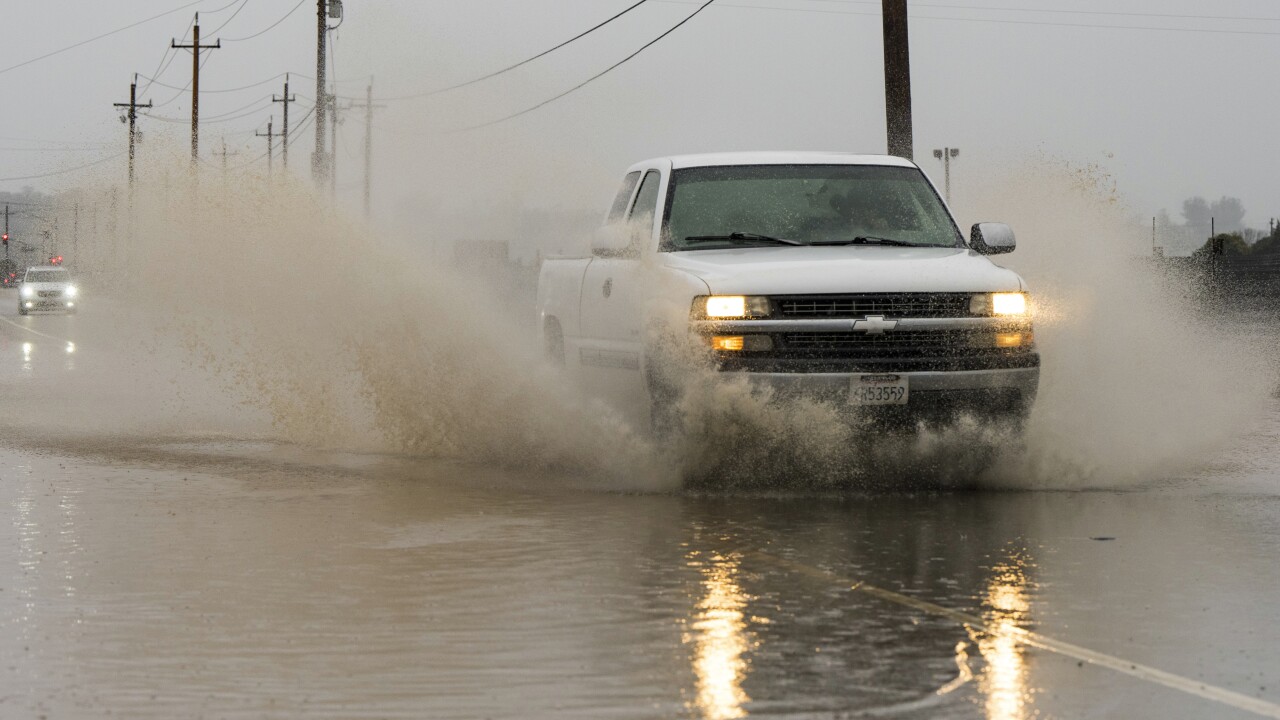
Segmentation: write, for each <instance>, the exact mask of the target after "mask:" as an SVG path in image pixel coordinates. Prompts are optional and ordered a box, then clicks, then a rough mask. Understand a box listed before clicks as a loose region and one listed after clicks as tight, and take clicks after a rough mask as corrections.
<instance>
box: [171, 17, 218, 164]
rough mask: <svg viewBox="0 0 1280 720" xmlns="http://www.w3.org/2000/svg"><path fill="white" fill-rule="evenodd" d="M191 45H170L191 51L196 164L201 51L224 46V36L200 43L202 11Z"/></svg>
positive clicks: (194, 157)
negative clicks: (207, 43)
mask: <svg viewBox="0 0 1280 720" xmlns="http://www.w3.org/2000/svg"><path fill="white" fill-rule="evenodd" d="M191 40H192V41H191V44H190V45H179V44H178V41H177V40H173V41H171V43H170V46H171V47H173V48H174V49H177V50H190V51H191V165H192V167H194V166H195V164H196V161H197V160H199V159H200V51H201V50H218V49H220V48H221V47H222V38H218V41H217V42H216V43H214V44H213V45H201V44H200V13H196V22H195V27H194V33H193V34H192V36H191Z"/></svg>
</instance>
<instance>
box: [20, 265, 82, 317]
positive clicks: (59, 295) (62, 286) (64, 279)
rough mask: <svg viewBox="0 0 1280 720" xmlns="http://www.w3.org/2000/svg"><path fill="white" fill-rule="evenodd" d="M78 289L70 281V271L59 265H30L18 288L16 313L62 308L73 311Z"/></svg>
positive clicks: (76, 301) (76, 302)
mask: <svg viewBox="0 0 1280 720" xmlns="http://www.w3.org/2000/svg"><path fill="white" fill-rule="evenodd" d="M79 302H80V291H79V289H77V288H76V286H75V284H74V283H72V282H71V273H70V272H67V269H66V268H60V267H52V266H50V267H30V268H27V273H26V275H24V276H23V278H22V287H21V288H19V290H18V314H19V315H26V314H27V313H29V312H31V311H32V310H64V311H66V312H69V313H74V312H75V311H76V308H77V306H78V305H79Z"/></svg>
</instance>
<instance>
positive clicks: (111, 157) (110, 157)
mask: <svg viewBox="0 0 1280 720" xmlns="http://www.w3.org/2000/svg"><path fill="white" fill-rule="evenodd" d="M126 152H128V151H122V152H118V153H115V154H114V155H108V156H106V157H104V158H98V159H97V160H94V161H93V162H89V163H85V164H84V165H77V166H75V167H71V168H66V169H63V170H55V171H53V172H47V173H41V174H39V175H24V176H22V177H7V178H0V182H14V181H17V180H38V179H40V178H47V177H53V176H54V175H66V174H67V173H71V172H75V171H77V170H84V169H85V168H89V167H93V166H94V165H101V164H102V163H104V162H108V161H110V160H115V159H116V158H118V157H120V156H121V155H124V154H125V153H126Z"/></svg>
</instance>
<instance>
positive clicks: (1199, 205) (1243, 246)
mask: <svg viewBox="0 0 1280 720" xmlns="http://www.w3.org/2000/svg"><path fill="white" fill-rule="evenodd" d="M1244 216H1245V208H1244V203H1242V202H1240V199H1239V198H1234V197H1228V196H1225V195H1224V196H1222V197H1221V198H1219V199H1217V200H1213V201H1210V200H1206V199H1204V198H1202V197H1198V196H1197V197H1192V198H1187V199H1186V200H1184V201H1183V202H1182V218H1183V222H1182V223H1176V222H1174V221H1173V220H1172V219H1171V218H1170V217H1169V214H1168V213H1167V212H1165V211H1163V210H1162V211H1161V212H1160V215H1159V217H1158V218H1157V223H1158V224H1159V225H1162V226H1164V227H1165V228H1166V229H1175V228H1176V229H1179V230H1182V231H1183V232H1185V233H1187V234H1194V235H1198V236H1199V237H1203V238H1207V239H1206V240H1205V241H1204V244H1202V245H1201V246H1200V248H1199V249H1197V250H1196V251H1195V252H1194V253H1192V254H1193V255H1195V256H1204V255H1207V254H1209V253H1212V252H1214V246H1215V245H1218V246H1219V247H1220V248H1221V250H1220V252H1221V253H1222V254H1224V255H1261V254H1272V253H1280V223H1276V224H1272V225H1270V226H1268V227H1267V228H1266V229H1262V230H1259V229H1256V228H1251V227H1246V226H1245V224H1244Z"/></svg>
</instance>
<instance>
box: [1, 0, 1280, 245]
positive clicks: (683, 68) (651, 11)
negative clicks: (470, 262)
mask: <svg viewBox="0 0 1280 720" xmlns="http://www.w3.org/2000/svg"><path fill="white" fill-rule="evenodd" d="M634 1H635V0H412V1H411V0H346V3H345V5H346V18H345V20H344V23H343V25H342V27H341V28H340V29H339V30H338V31H337V35H336V46H337V50H336V57H335V63H336V68H337V76H338V78H339V79H340V80H342V81H343V82H342V83H341V85H340V86H339V89H340V92H341V93H342V94H345V95H351V96H355V95H362V94H363V91H364V86H365V84H366V78H367V77H368V76H369V75H371V74H373V75H376V77H377V80H376V82H377V85H376V87H375V95H376V96H378V97H397V96H402V95H406V94H412V93H415V92H422V91H426V90H430V89H433V88H437V87H441V86H444V85H449V84H451V83H455V82H459V81H463V80H467V79H470V78H472V77H475V76H477V75H482V74H485V73H487V72H490V71H492V70H495V69H497V68H500V67H503V66H505V65H508V64H510V63H512V62H515V61H518V60H521V59H524V58H526V57H528V56H530V55H532V54H534V53H537V52H540V51H542V50H544V49H546V48H548V47H550V46H552V45H555V44H556V43H558V42H561V41H563V40H565V39H567V38H569V37H571V36H573V35H575V34H577V33H578V32H580V31H582V30H584V29H586V28H588V27H590V26H592V25H594V24H595V23H597V22H599V21H601V20H603V19H605V18H607V17H609V16H610V15H612V14H614V13H615V12H617V11H619V10H621V9H623V8H625V7H627V6H629V5H631V4H632V3H633V2H634ZM189 2H190V0H128V1H127V2H115V3H103V2H98V1H90V0H56V1H48V2H17V1H16V0H10V1H9V2H7V3H5V8H4V21H3V24H0V70H3V69H4V68H9V67H12V66H14V65H17V64H19V63H22V62H24V61H27V60H30V59H32V58H35V57H38V56H41V55H44V54H46V53H49V52H52V51H55V50H59V49H61V48H64V47H67V46H69V45H72V44H74V43H77V42H80V41H83V40H86V39H88V38H91V37H93V36H95V35H98V34H101V33H103V32H106V31H108V30H113V29H116V28H120V27H123V26H125V25H128V24H130V23H133V22H137V21H139V20H143V19H146V18H149V17H151V16H153V15H157V14H159V13H163V12H165V11H167V10H174V9H177V8H181V7H182V6H184V5H186V4H188V3H189ZM698 4H700V2H695V0H650V1H649V2H647V3H646V4H644V5H642V6H641V7H639V8H637V9H636V10H635V11H633V12H631V13H630V14H628V15H627V16H625V17H624V18H622V19H620V20H618V21H617V22H615V23H613V24H611V25H610V26H608V27H607V28H605V29H603V30H601V31H599V32H597V33H594V34H592V35H591V36H589V37H588V38H586V39H584V40H583V41H580V42H578V43H575V44H573V45H571V46H569V47H566V48H565V49H563V50H561V51H559V52H557V53H555V54H553V55H550V56H548V57H545V58H542V59H540V60H538V61H536V62H533V63H530V64H529V65H526V66H524V67H522V68H520V69H519V70H517V71H515V72H512V73H509V74H507V75H504V76H502V77H500V78H496V79H494V80H491V81H487V82H484V83H479V84H477V85H474V86H471V87H468V88H465V89H463V90H460V91H457V92H453V93H447V94H442V95H436V96H433V97H429V98H420V99H405V100H397V101H391V102H389V103H388V104H389V107H388V109H387V110H385V111H382V112H380V113H379V115H378V116H377V119H376V121H375V127H376V129H377V135H376V136H375V137H376V140H377V147H378V150H377V152H376V154H375V160H376V164H377V169H378V174H377V187H378V193H377V198H378V205H379V207H381V208H393V207H397V206H403V205H404V204H406V203H417V204H421V205H423V206H426V207H431V206H438V205H440V204H441V203H444V204H464V205H465V204H472V205H477V206H479V205H483V204H484V203H485V202H491V201H492V199H493V198H495V197H497V198H500V199H502V200H503V201H504V202H518V203H521V204H527V205H535V206H556V205H560V206H570V207H579V206H582V207H602V205H603V203H604V201H605V199H606V198H607V197H608V196H610V195H611V193H612V192H613V185H614V182H615V178H616V176H617V175H618V174H619V173H620V172H621V170H622V169H623V168H624V167H625V166H626V165H628V164H630V163H631V162H633V161H635V160H638V159H642V158H643V157H648V156H654V155H666V154H672V153H684V152H696V151H712V150H741V149H832V150H852V151H866V152H883V151H884V145H885V142H884V102H883V92H882V85H881V83H882V77H883V76H882V66H881V61H882V54H881V53H882V49H881V41H880V18H879V0H717V2H716V3H715V4H714V5H712V6H711V7H710V8H709V9H707V10H706V11H705V12H703V13H702V14H700V15H699V16H698V17H696V18H694V19H693V20H692V21H691V22H689V23H688V24H687V25H685V26H683V27H681V28H680V29H679V30H677V31H676V32H674V33H673V34H672V35H670V36H669V37H668V38H666V39H665V40H663V41H662V42H660V43H658V44H656V45H654V46H653V47H652V48H650V49H649V50H647V51H646V52H644V53H643V54H641V55H640V56H638V57H637V58H635V59H634V60H632V61H630V62H629V63H627V64H625V65H623V66H622V67H620V68H618V69H617V70H615V71H614V72H612V73H610V74H609V75H606V76H605V77H603V78H601V79H600V80H599V81H597V82H595V83H593V84H591V85H589V86H587V87H586V88H584V89H582V90H580V91H578V92H576V93H574V94H572V95H570V96H568V97H566V98H564V99H562V100H560V101H557V102H555V103H552V104H550V105H548V106H547V107H545V108H542V109H540V110H537V111H535V112H532V113H530V114H528V115H525V116H523V117H520V118H518V119H515V120H512V121H510V122H506V123H502V124H499V125H495V126H493V127H489V128H485V129H481V130H477V131H473V132H467V133H448V132H445V131H447V130H451V129H454V128H458V127H462V126H467V125H471V124H476V123H483V122H486V121H488V120H492V119H494V118H498V117H502V116H505V115H507V114H510V113H512V112H515V111H518V110H521V109H524V108H527V107H529V106H531V105H534V104H536V103H538V102H540V101H542V100H544V99H546V98H548V97H550V96H552V95H555V94H557V93H559V92H562V91H564V90H566V89H568V88H570V87H572V86H574V85H576V84H577V83H579V82H581V81H583V80H585V79H586V78H588V77H590V76H591V75H593V74H595V73H596V72H599V71H600V70H602V69H604V68H605V67H608V66H609V65H610V64H612V63H614V62H616V61H617V60H620V59H621V58H623V57H625V56H626V55H627V54H629V53H631V52H632V51H634V50H635V49H636V48H638V47H639V46H640V45H642V44H644V43H645V42H647V41H649V40H651V39H653V38H654V37H656V36H657V35H658V34H660V33H661V32H663V31H664V30H666V29H667V28H669V27H671V26H672V25H673V24H674V23H675V22H677V21H678V20H679V19H680V18H681V17H683V16H685V15H687V14H688V13H689V12H691V11H692V10H694V9H695V8H696V7H697V5H698ZM297 5H298V0H235V1H234V2H232V0H206V1H205V2H199V3H196V4H194V5H192V6H190V7H187V8H184V9H179V10H176V11H175V12H173V13H171V14H168V15H165V16H164V17H161V18H159V19H155V20H152V21H150V22H146V23H144V24H141V25H139V26H137V27H134V28H132V29H129V30H125V31H123V32H120V33H118V34H115V35H112V36H110V37H107V38H104V39H101V40H97V41H94V42H90V43H87V44H85V45H83V46H81V47H78V48H76V49H72V50H70V51H67V52H64V53H61V54H58V55H55V56H53V57H49V58H47V59H43V60H39V61H36V62H33V63H30V64H27V65H24V66H22V67H17V68H14V69H11V70H7V71H3V72H0V86H2V87H3V88H4V90H5V92H4V105H3V107H4V113H3V118H2V119H0V178H13V177H21V176H27V175H37V174H42V173H46V172H50V171H54V170H58V169H60V168H65V167H69V166H74V165H78V164H83V163H87V162H90V161H93V160H96V159H99V158H102V157H105V156H107V155H110V154H112V153H117V152H121V151H122V150H123V148H124V143H125V137H126V135H125V130H124V126H123V125H121V124H120V122H119V120H118V115H119V112H118V111H117V110H116V109H115V108H113V107H112V103H113V102H121V101H124V100H126V99H127V97H128V90H129V82H130V79H131V78H132V76H133V73H135V72H138V73H143V74H144V75H148V76H150V75H154V74H155V73H156V71H157V69H158V68H160V69H161V70H162V72H160V73H159V76H158V82H157V83H155V84H151V83H150V82H149V81H148V80H147V79H145V78H143V79H142V80H141V85H142V86H146V92H145V93H144V94H143V96H142V99H143V100H150V101H152V102H154V103H155V104H156V106H157V107H156V108H155V109H154V110H152V111H150V112H151V113H152V114H154V115H156V116H158V118H160V119H151V118H144V119H143V120H142V125H141V126H142V127H143V128H144V131H145V133H146V137H147V145H148V149H149V151H150V152H153V153H154V152H159V148H161V147H166V150H165V152H168V153H170V154H180V153H181V151H182V147H183V143H184V142H185V137H186V133H187V132H188V129H187V125H186V124H185V122H186V119H187V118H189V114H190V96H189V93H182V92H180V90H179V89H180V88H182V87H183V86H185V85H186V83H187V81H188V80H189V78H190V69H191V60H190V56H189V55H187V54H186V53H181V54H179V55H178V56H177V57H176V59H175V60H174V62H172V63H169V64H167V65H165V64H163V63H165V62H167V61H168V60H169V58H170V57H171V51H169V50H168V46H169V43H170V40H171V39H173V38H182V37H183V36H184V33H186V32H187V31H188V28H189V26H190V23H191V20H192V14H193V12H194V11H196V10H200V11H201V12H202V15H201V18H202V19H201V25H202V30H203V33H204V37H205V39H206V40H212V39H215V38H218V37H221V38H222V39H223V48H222V49H221V50H215V51H213V52H212V55H211V57H209V59H208V63H207V64H206V65H205V66H204V73H203V75H202V79H201V83H202V89H203V90H204V91H205V92H204V93H202V96H201V115H202V117H203V118H205V123H204V124H203V132H202V134H201V135H202V149H203V150H204V155H205V157H206V158H208V159H209V160H210V161H213V162H215V163H217V162H221V161H220V160H218V159H216V158H215V157H214V156H212V155H210V153H212V152H214V151H217V150H220V149H221V143H222V141H223V139H225V141H226V143H227V145H228V147H229V149H230V150H231V151H235V152H238V153H239V154H238V155H236V156H234V157H233V158H231V159H230V160H229V161H228V162H229V164H230V165H232V166H233V167H235V166H237V165H238V164H243V163H247V162H251V161H252V160H253V159H254V158H255V157H257V156H259V155H261V153H262V152H263V151H264V150H265V140H264V139H261V138H256V137H254V136H253V133H254V132H255V131H256V130H265V129H266V121H267V117H268V116H269V115H271V114H273V113H274V114H275V116H276V119H277V126H276V129H277V130H278V129H279V125H278V123H279V116H280V109H281V108H280V106H279V105H278V104H277V105H272V104H271V103H270V95H271V93H272V92H275V93H280V92H281V91H282V88H281V83H282V82H283V77H279V78H275V79H272V78H274V77H275V76H277V75H281V74H283V73H285V72H286V71H291V72H295V73H298V74H299V76H295V78H294V83H293V87H292V88H291V89H292V90H293V91H294V92H297V93H298V94H299V95H300V96H302V98H301V99H300V102H299V103H298V104H297V105H295V106H294V108H295V110H294V113H295V114H294V126H295V129H296V128H297V127H298V126H299V119H298V118H299V116H300V115H302V114H305V112H306V110H307V108H308V107H309V105H310V103H311V101H312V98H313V97H314V95H315V86H314V80H312V79H310V78H311V76H314V74H315V59H314V58H315V3H314V1H313V0H304V2H302V4H301V7H298V9H297V11H296V12H294V13H293V14H292V15H288V16H287V17H286V15H287V14H288V13H289V12H290V11H291V9H293V8H295V6H297ZM910 7H911V13H912V16H913V17H912V21H911V49H912V58H911V61H912V76H913V86H914V88H913V89H914V96H915V129H916V134H915V147H916V156H917V157H916V159H917V161H918V162H919V163H920V164H921V165H922V166H923V167H924V168H925V169H926V170H927V171H928V172H930V173H931V174H933V175H935V176H940V174H941V169H940V167H939V165H938V163H937V161H935V160H934V159H933V158H932V156H931V153H930V150H931V149H932V148H934V147H941V146H943V145H949V146H952V147H959V148H961V151H962V152H961V156H960V157H959V159H958V160H957V161H956V163H955V166H954V171H953V172H954V175H953V178H954V183H955V187H956V198H957V205H958V206H962V205H963V203H964V199H965V193H966V188H971V187H973V186H974V185H975V184H978V183H980V182H981V180H982V178H983V177H984V176H989V175H991V174H1000V173H1007V172H1011V171H1013V170H1014V169H1015V168H1017V167H1019V166H1020V165H1021V164H1022V163H1025V162H1028V161H1030V160H1032V159H1034V158H1037V157H1043V158H1049V159H1052V160H1065V161H1071V162H1074V163H1077V164H1079V165H1086V164H1090V163H1097V164H1100V165H1101V166H1103V168H1105V169H1106V170H1108V171H1110V172H1111V173H1112V174H1113V175H1114V177H1115V180H1116V184H1117V188H1118V190H1119V192H1120V193H1121V194H1122V196H1123V197H1124V199H1125V201H1126V202H1127V203H1128V204H1129V206H1130V207H1131V208H1132V209H1133V211H1134V213H1135V214H1136V215H1139V216H1148V217H1149V216H1150V215H1152V214H1154V213H1155V212H1156V211H1158V210H1159V209H1161V208H1167V209H1168V210H1169V211H1170V213H1171V214H1173V215H1174V216H1175V217H1177V215H1178V209H1179V207H1180V204H1181V201H1182V200H1183V199H1184V198H1186V197H1188V196H1191V195H1196V194H1199V195H1204V196H1206V197H1209V198H1216V197H1218V196H1220V195H1232V196H1237V197H1239V198H1241V199H1242V200H1243V202H1244V205H1245V207H1246V208H1247V210H1248V215H1247V217H1246V222H1247V223H1249V224H1251V225H1253V226H1255V227H1265V226H1266V223H1267V218H1268V217H1271V216H1272V215H1280V196H1278V193H1277V190H1280V174H1278V173H1277V172H1276V171H1275V169H1274V168H1276V167H1277V166H1280V143H1277V142H1276V141H1275V132H1276V128H1277V126H1278V125H1280V122H1278V121H1280V117H1278V115H1280V100H1277V99H1276V97H1275V92H1274V90H1273V88H1272V86H1271V83H1270V82H1269V80H1270V78H1271V77H1272V76H1273V73H1274V71H1273V68H1275V67H1276V64H1277V63H1276V61H1277V59H1280V3H1277V2H1275V1H1274V0H1214V1H1212V2H1210V1H1209V0H1165V1H1163V2H1154V1H1152V0H1146V1H1140V0H1105V1H1104V0H1028V1H1027V2H1011V1H1010V0H931V1H929V2H911V3H910ZM215 11H216V12H215ZM1175 16H1181V17H1175ZM281 18H285V19H284V20H283V21H282V22H280V23H279V25H278V26H276V27H274V28H272V29H270V30H268V31H266V32H265V33H263V34H262V35H260V36H258V37H255V38H251V39H245V40H240V41H233V40H236V39H238V38H245V37H248V36H251V35H254V34H255V33H258V32H260V31H262V30H264V29H265V28H267V27H269V26H271V25H272V24H273V23H276V22H277V21H280V20H281ZM224 24H225V26H224ZM220 26H222V27H220ZM215 30H216V32H215ZM188 39H189V36H188ZM301 76H306V77H301ZM269 79H270V82H265V83H264V82H262V81H267V80H269ZM160 83H163V85H162V84H160ZM170 86H172V87H170ZM237 88H243V89H237ZM223 91H227V92H223ZM341 131H342V138H341V140H340V146H341V149H340V150H339V164H340V182H341V188H342V193H343V196H344V198H345V199H346V201H347V202H355V199H356V198H357V197H358V186H359V179H360V175H359V173H358V171H359V163H360V160H359V158H360V152H361V149H362V146H361V143H362V139H363V133H364V126H363V118H362V117H357V116H355V114H354V113H353V114H352V116H351V117H350V118H349V119H348V120H347V121H346V122H345V123H344V124H343V125H342V128H341ZM166 138H169V139H170V140H171V143H172V144H170V145H168V146H165V143H164V142H163V141H164V140H165V139H166ZM310 138H311V136H306V137H302V138H300V141H299V142H298V143H297V144H295V145H294V146H293V148H294V150H293V152H294V156H293V157H291V162H292V163H293V164H294V168H293V169H294V170H295V171H298V172H301V171H303V170H304V169H305V167H306V165H305V163H306V156H307V155H308V154H309V152H310V149H311V148H310V147H309V146H310V145H311V144H312V143H313V141H312V140H311V139H310ZM101 167H102V168H103V169H104V170H106V171H107V175H108V179H109V180H118V179H119V178H120V177H122V175H123V170H124V160H123V158H120V159H118V160H113V161H110V162H108V163H105V164H104V165H103V166H101ZM255 167H257V166H255ZM74 178H75V176H74V175H61V176H54V177H50V178H46V179H31V180H6V181H3V182H0V189H2V190H17V189H20V188H21V187H22V186H24V185H32V186H35V187H38V188H41V189H49V190H53V189H57V188H59V187H64V186H65V185H66V184H67V183H70V182H75V180H74Z"/></svg>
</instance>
